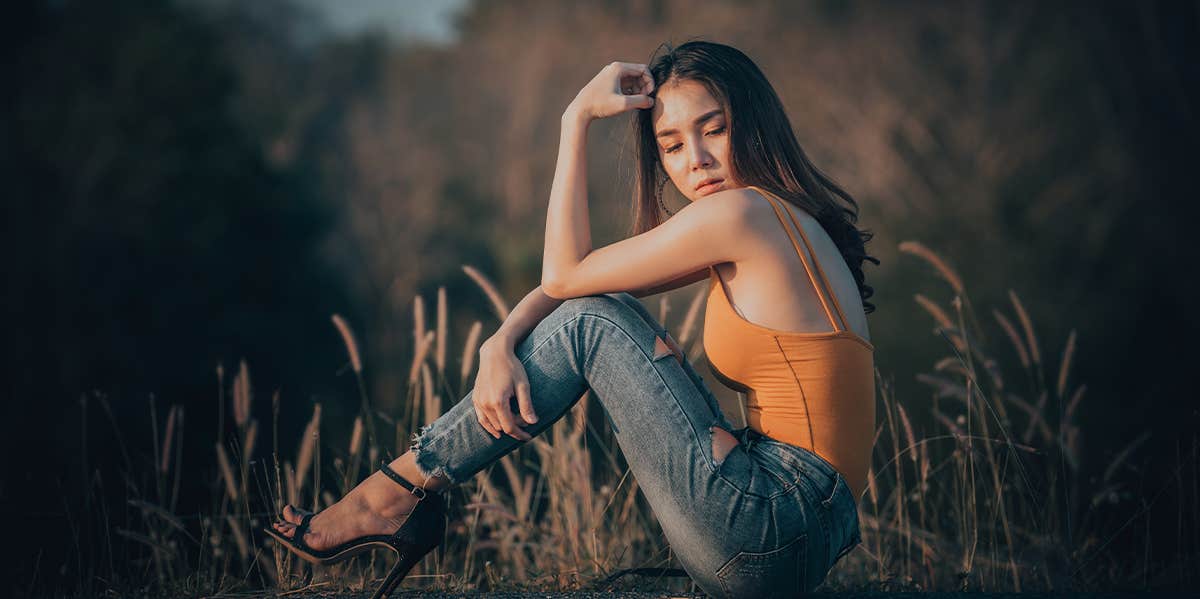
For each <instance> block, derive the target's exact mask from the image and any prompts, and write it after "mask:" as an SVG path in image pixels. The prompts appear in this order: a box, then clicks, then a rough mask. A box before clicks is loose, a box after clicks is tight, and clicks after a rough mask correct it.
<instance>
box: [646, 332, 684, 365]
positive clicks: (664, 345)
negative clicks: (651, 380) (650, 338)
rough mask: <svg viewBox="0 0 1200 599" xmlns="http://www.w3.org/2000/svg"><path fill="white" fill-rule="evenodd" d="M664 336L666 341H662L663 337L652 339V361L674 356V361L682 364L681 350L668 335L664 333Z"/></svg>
mask: <svg viewBox="0 0 1200 599" xmlns="http://www.w3.org/2000/svg"><path fill="white" fill-rule="evenodd" d="M665 336H666V339H664V338H663V337H655V338H654V358H653V359H654V360H658V359H660V358H665V357H667V356H669V355H674V356H675V360H676V361H678V362H679V363H680V364H682V363H683V350H681V349H680V348H679V344H678V343H675V340H674V339H672V338H671V334H670V333H666V334H665Z"/></svg>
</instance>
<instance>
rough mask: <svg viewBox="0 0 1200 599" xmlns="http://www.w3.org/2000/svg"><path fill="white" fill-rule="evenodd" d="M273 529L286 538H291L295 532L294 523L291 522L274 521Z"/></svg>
mask: <svg viewBox="0 0 1200 599" xmlns="http://www.w3.org/2000/svg"><path fill="white" fill-rule="evenodd" d="M275 530H278V531H279V533H280V534H282V535H283V536H285V537H287V538H289V539H290V538H292V537H293V536H295V534H296V525H295V524H292V523H291V522H276V523H275Z"/></svg>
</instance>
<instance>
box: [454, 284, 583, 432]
mask: <svg viewBox="0 0 1200 599" xmlns="http://www.w3.org/2000/svg"><path fill="white" fill-rule="evenodd" d="M562 302H563V300H559V299H554V298H552V297H550V296H548V295H546V294H545V293H543V292H542V286H541V285H538V286H537V287H535V288H534V289H533V291H530V292H529V293H528V294H527V295H526V296H525V297H524V298H523V299H522V300H521V301H520V302H519V303H518V304H517V307H516V308H513V311H512V312H511V313H510V314H509V315H508V318H505V319H504V323H503V324H501V325H500V330H498V331H496V333H495V334H494V335H492V336H491V337H488V339H487V341H484V342H483V343H482V344H481V345H480V346H479V372H478V373H476V375H475V387H474V388H473V390H472V402H473V403H474V405H475V416H476V418H477V419H478V420H479V424H481V425H483V428H484V429H485V430H487V432H488V433H489V434H490V435H492V436H493V437H495V438H497V439H499V438H500V435H501V434H507V435H509V436H511V437H513V438H515V439H517V440H520V441H528V440H529V439H531V438H532V437H531V436H530V435H529V433H527V432H525V431H524V430H522V427H523V426H528V425H530V424H533V423H535V422H537V414H536V413H534V411H533V398H532V397H531V396H530V393H529V379H528V378H527V377H526V375H525V367H524V365H523V364H521V361H520V360H518V359H517V357H516V354H515V351H516V347H517V344H518V343H520V342H521V341H522V340H523V339H525V337H526V336H528V335H529V332H530V331H532V330H533V327H536V326H537V324H538V323H539V322H541V321H542V319H543V318H546V317H547V316H549V315H550V313H551V312H553V311H554V309H555V308H557V307H558V306H559V304H561V303H562ZM512 397H516V398H517V410H516V413H515V414H514V413H513V411H512V410H511V408H510V405H511V403H510V399H511V398H512ZM518 417H519V420H518Z"/></svg>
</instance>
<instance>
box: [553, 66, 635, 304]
mask: <svg viewBox="0 0 1200 599" xmlns="http://www.w3.org/2000/svg"><path fill="white" fill-rule="evenodd" d="M653 89H654V79H653V77H651V75H650V70H649V69H648V68H647V67H646V65H644V64H632V63H625V62H614V63H611V64H609V65H608V66H606V67H604V68H603V69H601V70H600V73H599V74H597V75H596V77H594V78H593V79H592V80H591V81H590V82H589V83H588V84H587V85H586V86H584V88H583V89H581V90H580V91H579V94H578V95H577V96H575V99H574V100H572V101H571V103H570V105H568V106H567V109H566V110H565V111H564V112H563V115H562V123H561V131H560V133H559V142H558V162H557V164H556V166H555V169H554V183H553V184H552V185H551V187H550V205H549V207H548V208H547V209H546V241H545V247H544V248H543V254H542V284H543V286H546V284H547V283H549V282H552V281H558V280H561V279H562V278H564V277H565V275H567V273H570V272H571V271H572V269H574V268H575V267H576V266H578V265H579V263H580V262H582V261H583V259H584V257H586V256H587V255H588V254H589V253H591V251H592V231H591V223H590V222H589V221H588V201H587V132H588V126H589V125H590V124H591V122H592V121H593V120H596V119H600V118H604V117H608V116H613V115H616V114H620V113H622V112H626V111H628V110H633V109H638V108H650V107H652V106H654V98H651V97H650V96H649V95H647V94H649V93H650V92H651V91H652V90H653Z"/></svg>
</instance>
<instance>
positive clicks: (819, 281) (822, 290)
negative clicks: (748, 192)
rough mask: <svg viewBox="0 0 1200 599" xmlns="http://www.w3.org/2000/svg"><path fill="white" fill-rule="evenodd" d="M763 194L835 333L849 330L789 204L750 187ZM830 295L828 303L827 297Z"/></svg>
mask: <svg viewBox="0 0 1200 599" xmlns="http://www.w3.org/2000/svg"><path fill="white" fill-rule="evenodd" d="M748 187H750V188H752V189H754V190H756V191H758V192H759V193H761V194H762V196H763V197H764V198H766V199H767V201H768V202H769V203H770V204H771V208H772V209H774V210H775V217H776V218H778V219H779V224H781V225H783V230H784V232H786V233H787V236H788V239H789V240H791V242H792V247H793V248H795V249H796V255H797V256H799V257H800V263H801V264H803V265H804V272H806V273H808V280H809V281H811V282H812V284H813V289H815V290H816V292H817V299H819V300H821V307H822V308H824V309H825V315H826V316H828V317H829V322H830V323H831V324H832V325H833V329H834V331H838V332H841V331H844V330H848V329H849V328H850V327H849V325H848V324H847V321H846V314H845V313H844V312H842V306H841V305H840V304H839V303H838V301H837V296H836V295H834V293H833V286H832V285H830V284H829V279H828V278H827V277H826V276H825V271H824V269H822V268H821V263H820V262H818V261H817V254H816V252H814V251H813V249H812V244H811V243H809V242H808V236H807V235H805V234H804V228H803V227H801V226H800V223H798V222H797V221H796V217H795V215H793V214H792V211H791V210H789V209H788V208H787V204H788V202H787V201H786V200H784V199H782V198H780V197H779V196H777V195H775V194H773V193H771V192H769V191H767V190H765V189H762V188H760V187H757V186H755V185H750V186H748ZM776 201H778V202H779V203H781V204H783V206H784V208H783V211H784V212H787V215H788V219H789V220H791V221H792V226H794V227H795V228H796V231H797V232H799V233H800V239H802V240H804V247H806V248H807V249H808V254H809V255H810V256H812V262H813V266H809V264H808V260H806V259H805V258H804V252H802V251H800V244H799V243H796V237H795V235H793V234H792V229H791V228H790V227H788V226H787V222H786V221H784V220H783V214H781V213H780V207H779V206H778V205H777V204H776ZM813 267H815V268H816V274H814V273H813ZM826 295H828V296H829V299H828V301H827V300H826V299H825V296H826ZM830 303H832V304H833V310H834V311H836V312H837V316H838V318H839V319H841V321H840V323H841V324H840V325H839V321H838V320H837V319H835V318H834V316H833V311H830V309H829V304H830Z"/></svg>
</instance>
